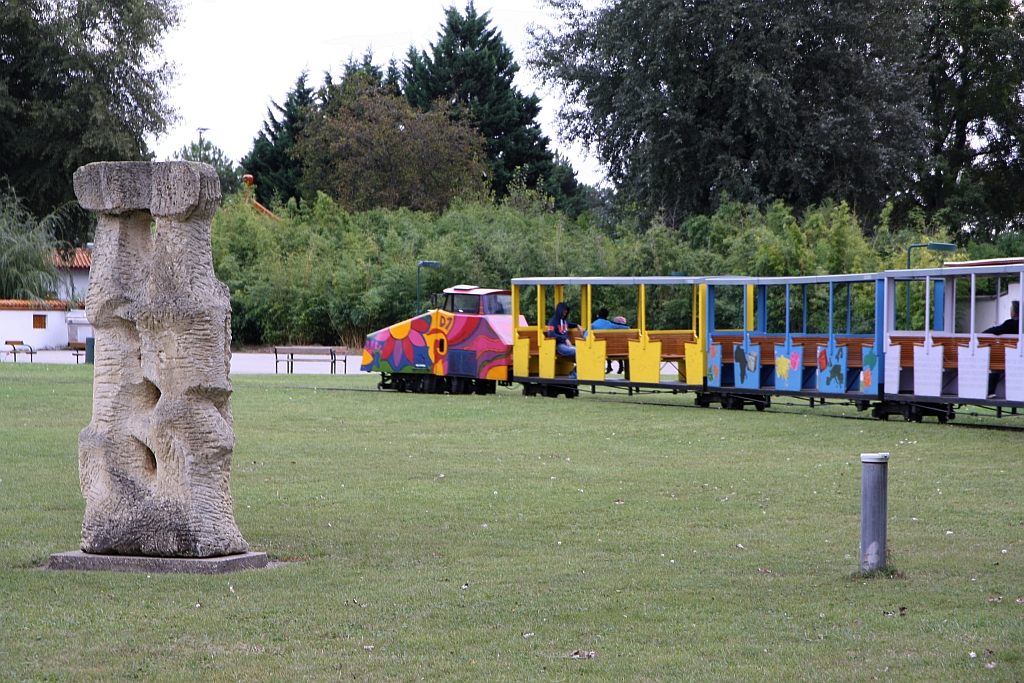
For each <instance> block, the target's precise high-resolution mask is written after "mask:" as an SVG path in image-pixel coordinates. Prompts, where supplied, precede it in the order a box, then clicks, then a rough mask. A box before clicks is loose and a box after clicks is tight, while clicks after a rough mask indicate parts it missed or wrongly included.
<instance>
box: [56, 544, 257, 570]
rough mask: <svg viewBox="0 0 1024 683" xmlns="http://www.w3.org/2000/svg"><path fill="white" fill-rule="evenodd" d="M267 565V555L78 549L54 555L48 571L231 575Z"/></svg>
mask: <svg viewBox="0 0 1024 683" xmlns="http://www.w3.org/2000/svg"><path fill="white" fill-rule="evenodd" d="M266 566H267V554H266V553H242V554H240V555H226V556H224V557H143V556H140V555H93V554H91V553H83V552H82V551H81V550H74V551H71V552H68V553H56V554H54V555H50V561H49V562H48V563H47V565H46V568H47V569H49V570H53V571H108V572H137V573H140V574H228V573H230V572H238V571H242V570H243V569H262V568H264V567H266Z"/></svg>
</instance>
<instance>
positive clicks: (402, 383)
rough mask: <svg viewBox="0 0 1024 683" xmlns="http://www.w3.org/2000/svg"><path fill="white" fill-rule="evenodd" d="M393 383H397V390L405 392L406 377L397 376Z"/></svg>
mask: <svg viewBox="0 0 1024 683" xmlns="http://www.w3.org/2000/svg"><path fill="white" fill-rule="evenodd" d="M393 384H394V385H395V389H396V390H397V391H400V392H402V393H403V394H404V393H405V378H404V377H395V378H394V380H393Z"/></svg>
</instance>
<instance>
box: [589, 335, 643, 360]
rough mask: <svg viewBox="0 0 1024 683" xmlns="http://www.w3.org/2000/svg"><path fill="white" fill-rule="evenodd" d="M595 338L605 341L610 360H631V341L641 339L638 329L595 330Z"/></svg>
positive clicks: (606, 355) (606, 352) (605, 355)
mask: <svg viewBox="0 0 1024 683" xmlns="http://www.w3.org/2000/svg"><path fill="white" fill-rule="evenodd" d="M594 339H595V340H596V341H603V342H604V343H605V346H604V357H605V358H606V359H608V360H629V342H631V341H637V340H638V339H640V333H639V332H638V331H637V330H594Z"/></svg>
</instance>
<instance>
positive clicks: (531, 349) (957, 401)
mask: <svg viewBox="0 0 1024 683" xmlns="http://www.w3.org/2000/svg"><path fill="white" fill-rule="evenodd" d="M1022 277H1024V259H1008V260H1002V261H999V262H990V261H989V262H987V261H978V262H970V263H963V262H961V263H947V264H946V266H945V267H943V268H933V269H918V270H894V271H887V272H883V273H860V274H853V275H825V276H810V277H791V278H754V277H685V276H680V277H676V276H672V277H635V278H632V277H627V278H620V277H589V278H576V277H566V278H547V277H545V278H516V279H514V280H513V281H512V289H511V291H508V290H485V289H478V288H475V287H468V286H460V287H453V288H450V289H447V290H445V292H444V302H443V305H442V306H441V307H440V309H438V310H434V311H431V312H430V313H427V314H425V315H422V316H419V317H417V318H413V319H412V320H410V321H406V322H403V323H399V324H397V325H393V326H392V327H390V328H388V329H386V330H381V331H379V332H376V333H374V334H372V335H370V336H369V337H368V338H367V343H366V348H365V350H364V353H363V369H364V370H367V371H379V372H382V373H383V381H382V383H381V387H382V388H395V389H398V390H413V391H431V392H433V391H450V392H453V393H468V392H470V391H473V390H476V391H477V392H478V393H487V392H490V391H494V386H495V384H496V382H498V381H501V382H516V383H519V384H521V385H522V386H523V393H524V394H527V395H535V394H541V395H546V396H557V395H565V396H568V397H572V396H575V395H577V393H578V389H579V387H580V386H591V387H596V386H607V387H619V388H623V389H626V390H628V391H630V392H631V393H632V392H633V391H634V390H646V389H658V390H669V391H672V392H693V393H694V394H695V395H696V403H697V405H699V406H708V405H710V404H711V403H719V404H721V405H722V407H725V408H733V409H741V408H743V407H744V406H747V405H752V406H754V407H755V408H758V409H764V408H765V407H767V406H768V405H770V404H771V400H772V398H773V397H776V396H789V397H796V398H802V399H805V400H809V401H810V404H811V405H812V406H813V405H815V402H820V403H824V402H839V401H842V402H847V403H853V404H854V405H855V406H856V407H857V408H858V409H860V410H868V409H870V410H872V413H873V414H874V415H875V416H876V417H879V418H882V419H886V418H888V417H889V416H890V415H900V416H902V417H903V418H905V419H907V420H920V419H922V418H923V417H927V416H932V417H936V418H938V419H939V421H942V422H945V421H946V420H948V419H951V418H953V417H955V409H956V408H957V406H962V405H971V406H978V407H984V408H987V409H991V410H992V411H993V412H994V413H995V414H996V415H997V416H999V415H1002V414H1003V413H1004V411H1006V412H1010V413H1017V411H1018V410H1020V409H1022V408H1024V345H1022V344H1021V343H1020V339H1021V337H1022V332H1024V330H1022V329H1021V322H1020V319H1019V314H1018V312H1017V311H1018V309H1019V303H1014V302H1019V301H1020V299H1021V280H1022ZM606 288H613V289H614V290H615V291H614V292H611V294H610V295H609V290H608V289H606ZM659 288H668V290H667V291H668V292H669V294H667V295H666V294H665V290H659ZM656 290H657V291H660V292H661V293H660V295H659V298H657V299H655V298H654V297H652V296H651V292H652V291H656ZM911 297H913V305H912V304H911ZM611 300H614V301H616V302H617V304H618V305H620V306H622V305H624V304H623V303H622V302H623V301H627V300H628V301H630V302H632V303H631V304H630V305H635V306H636V317H635V319H634V320H635V325H634V326H632V327H630V328H629V329H592V325H591V319H592V311H593V310H594V309H595V308H596V305H595V302H604V301H611ZM562 301H571V302H572V304H573V309H574V310H576V311H579V313H580V317H581V320H580V321H579V322H580V323H581V324H582V325H583V327H584V328H585V329H587V330H591V332H590V333H588V334H587V335H586V336H585V337H581V338H578V339H575V346H576V357H575V359H574V360H572V359H568V358H562V357H560V356H557V355H556V352H555V343H554V340H553V339H549V338H548V337H547V324H546V321H547V316H548V314H549V312H550V311H552V310H553V309H554V308H555V306H557V304H558V303H560V302H562ZM524 302H528V305H524ZM659 307H660V308H659ZM527 309H528V310H527ZM521 310H522V311H525V312H526V313H527V314H528V316H529V317H530V318H532V319H533V320H534V322H533V323H532V324H531V323H529V322H528V321H527V316H524V315H521V314H520V313H521ZM649 313H656V314H657V317H658V318H659V319H660V320H661V321H662V323H661V325H660V327H659V326H655V325H648V318H649V315H648V314H649ZM1000 323H1001V324H1000ZM997 327H998V328H999V331H993V330H995V329H996V328H997ZM612 360H617V361H621V362H622V363H623V364H624V367H625V368H626V371H625V373H624V374H623V375H622V376H616V375H612V374H611V373H610V372H608V370H609V367H608V366H607V365H606V364H607V363H608V362H609V361H612Z"/></svg>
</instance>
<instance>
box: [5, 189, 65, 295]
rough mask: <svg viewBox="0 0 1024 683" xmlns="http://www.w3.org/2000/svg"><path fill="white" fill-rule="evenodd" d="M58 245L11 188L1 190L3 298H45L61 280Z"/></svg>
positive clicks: (52, 292) (54, 291) (54, 292)
mask: <svg viewBox="0 0 1024 683" xmlns="http://www.w3.org/2000/svg"><path fill="white" fill-rule="evenodd" d="M55 248H56V242H55V241H54V239H53V237H52V236H51V235H50V233H49V232H48V231H47V230H46V227H45V226H44V225H40V224H39V223H37V222H36V220H35V219H34V218H33V217H32V216H31V214H29V213H28V211H26V210H25V208H24V207H23V206H22V205H21V202H20V201H19V200H18V197H17V195H15V194H14V191H13V190H11V189H10V188H4V189H2V190H0V299H46V298H50V297H53V296H55V295H56V291H57V286H58V283H59V280H60V276H59V273H58V271H57V268H56V267H55V266H54V263H53V254H54V249H55Z"/></svg>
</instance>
